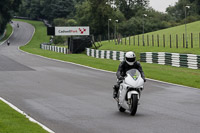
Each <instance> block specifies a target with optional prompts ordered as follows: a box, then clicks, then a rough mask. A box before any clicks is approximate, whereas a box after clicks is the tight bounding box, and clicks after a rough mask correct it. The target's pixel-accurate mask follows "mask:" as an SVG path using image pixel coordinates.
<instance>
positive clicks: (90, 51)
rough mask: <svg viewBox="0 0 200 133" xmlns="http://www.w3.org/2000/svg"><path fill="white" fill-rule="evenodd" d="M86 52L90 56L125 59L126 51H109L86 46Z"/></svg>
mask: <svg viewBox="0 0 200 133" xmlns="http://www.w3.org/2000/svg"><path fill="white" fill-rule="evenodd" d="M86 53H87V55H88V56H92V57H95V58H102V59H112V60H120V61H123V60H124V56H125V54H126V53H125V52H120V51H109V50H96V49H90V48H86Z"/></svg>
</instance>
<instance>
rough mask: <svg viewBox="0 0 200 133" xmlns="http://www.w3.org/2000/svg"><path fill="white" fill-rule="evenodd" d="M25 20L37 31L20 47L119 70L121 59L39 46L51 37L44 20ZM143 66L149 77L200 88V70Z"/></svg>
mask: <svg viewBox="0 0 200 133" xmlns="http://www.w3.org/2000/svg"><path fill="white" fill-rule="evenodd" d="M23 21H24V20H23ZM25 22H28V23H30V24H32V25H33V26H34V27H35V29H36V31H35V35H34V37H33V39H32V40H31V42H30V43H29V44H28V45H26V46H22V47H21V48H20V49H22V50H24V51H27V52H30V53H33V54H38V55H42V56H45V57H49V58H54V59H59V60H63V61H68V62H74V63H77V64H82V65H86V66H90V67H94V68H99V69H104V70H109V71H113V72H116V71H117V68H118V65H119V63H120V62H119V61H113V60H107V59H96V58H93V57H88V56H87V55H85V54H68V55H65V54H61V53H55V52H52V51H47V50H42V49H40V48H39V45H40V43H42V42H48V41H49V40H48V39H49V37H48V36H47V35H46V27H45V26H44V25H43V23H42V22H38V21H25ZM111 45H112V44H111ZM111 45H110V44H108V43H107V44H105V45H103V46H102V47H101V48H100V49H104V48H105V49H108V50H113V48H111V47H110V46H111ZM113 45H114V44H113ZM131 49H132V46H126V47H124V46H116V47H114V50H118V51H129V50H131ZM144 49H146V51H148V50H149V51H150V50H151V49H152V48H148V47H146V48H145V47H144ZM154 50H155V51H156V52H158V51H162V49H159V48H158V49H157V48H155V49H154ZM157 50H158V51H157ZM190 50H191V49H190ZM194 50H195V49H194ZM134 51H136V53H139V52H145V50H141V48H137V49H136V48H134ZM175 51H176V49H171V50H170V51H167V52H175ZM177 51H178V50H177ZM192 52H193V51H192V50H191V53H192ZM142 66H143V69H144V72H145V75H146V77H148V78H152V79H156V80H161V81H166V82H170V83H176V84H181V85H186V86H191V87H196V88H200V84H199V83H200V71H199V70H193V69H188V68H177V67H172V66H164V65H159V64H147V63H142Z"/></svg>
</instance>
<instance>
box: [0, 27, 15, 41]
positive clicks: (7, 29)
mask: <svg viewBox="0 0 200 133" xmlns="http://www.w3.org/2000/svg"><path fill="white" fill-rule="evenodd" d="M12 30H13V29H12V26H11V25H10V24H7V26H6V35H5V36H4V37H3V38H2V39H1V40H0V42H3V41H5V40H6V39H7V38H8V37H9V36H10V35H11V33H12Z"/></svg>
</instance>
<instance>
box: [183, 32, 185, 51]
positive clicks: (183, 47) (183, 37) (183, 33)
mask: <svg viewBox="0 0 200 133" xmlns="http://www.w3.org/2000/svg"><path fill="white" fill-rule="evenodd" d="M183 48H185V35H184V33H183Z"/></svg>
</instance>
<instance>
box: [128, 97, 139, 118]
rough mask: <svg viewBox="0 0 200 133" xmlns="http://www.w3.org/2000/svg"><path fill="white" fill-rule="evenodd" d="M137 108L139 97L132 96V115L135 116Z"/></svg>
mask: <svg viewBox="0 0 200 133" xmlns="http://www.w3.org/2000/svg"><path fill="white" fill-rule="evenodd" d="M137 106H138V96H137V95H132V96H131V108H130V113H131V115H133V116H134V115H135V114H136V112H137Z"/></svg>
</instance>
